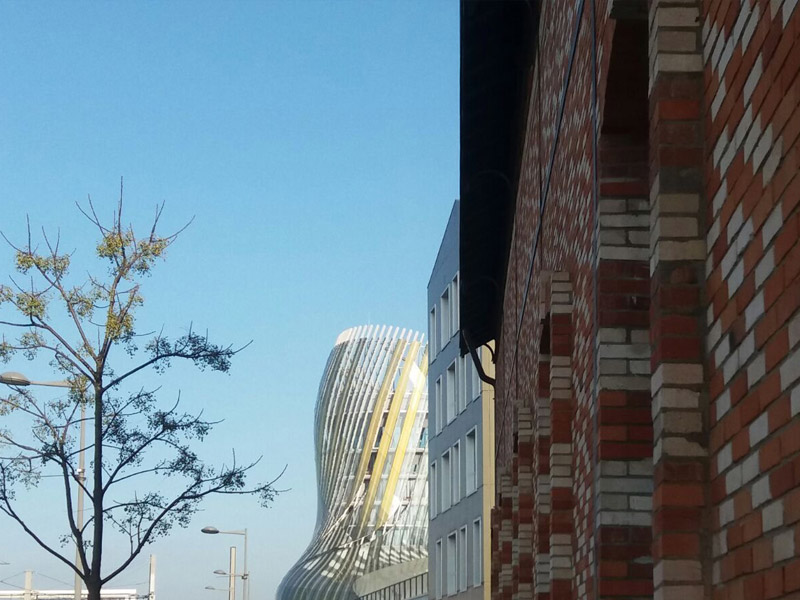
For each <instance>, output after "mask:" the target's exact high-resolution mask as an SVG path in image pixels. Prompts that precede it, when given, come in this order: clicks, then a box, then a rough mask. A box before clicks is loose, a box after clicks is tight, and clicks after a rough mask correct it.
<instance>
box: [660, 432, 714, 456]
mask: <svg viewBox="0 0 800 600" xmlns="http://www.w3.org/2000/svg"><path fill="white" fill-rule="evenodd" d="M659 444H660V445H661V448H660V451H662V452H663V453H664V454H666V455H668V456H706V455H707V454H708V452H707V451H706V449H705V448H703V446H701V445H700V444H698V443H697V442H690V441H689V440H687V439H686V438H684V437H667V438H662V439H660V440H659ZM653 459H654V460H655V459H656V457H655V452H654V454H653Z"/></svg>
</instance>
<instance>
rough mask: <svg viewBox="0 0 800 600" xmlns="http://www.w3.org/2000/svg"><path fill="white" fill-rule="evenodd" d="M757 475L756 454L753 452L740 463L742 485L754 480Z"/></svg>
mask: <svg viewBox="0 0 800 600" xmlns="http://www.w3.org/2000/svg"><path fill="white" fill-rule="evenodd" d="M758 473H759V465H758V452H753V453H752V454H750V456H748V457H747V458H746V459H745V460H744V462H743V463H742V484H745V483H748V482H750V481H752V480H753V479H755V478H756V477H757V476H758Z"/></svg>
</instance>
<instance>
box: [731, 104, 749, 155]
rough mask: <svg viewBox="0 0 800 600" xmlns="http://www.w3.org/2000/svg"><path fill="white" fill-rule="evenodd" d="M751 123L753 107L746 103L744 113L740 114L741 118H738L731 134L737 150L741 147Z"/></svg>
mask: <svg viewBox="0 0 800 600" xmlns="http://www.w3.org/2000/svg"><path fill="white" fill-rule="evenodd" d="M752 124H753V107H752V105H748V106H747V108H746V109H745V111H744V115H742V118H741V119H740V120H739V124H738V125H737V126H736V131H735V132H734V134H733V144H734V146H736V149H737V150H738V149H739V148H741V147H742V144H743V143H744V140H745V137H746V136H747V132H748V131H749V129H750V126H751V125H752Z"/></svg>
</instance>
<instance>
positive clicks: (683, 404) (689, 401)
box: [651, 388, 700, 417]
mask: <svg viewBox="0 0 800 600" xmlns="http://www.w3.org/2000/svg"><path fill="white" fill-rule="evenodd" d="M699 402H700V394H699V393H698V392H694V391H692V390H686V389H681V388H661V389H659V390H658V391H656V392H655V393H654V395H653V403H652V406H651V410H652V413H653V416H654V417H655V415H657V414H658V413H659V412H661V410H663V409H665V408H697V407H698V406H699Z"/></svg>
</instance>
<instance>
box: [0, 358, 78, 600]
mask: <svg viewBox="0 0 800 600" xmlns="http://www.w3.org/2000/svg"><path fill="white" fill-rule="evenodd" d="M0 383H4V384H6V385H9V386H13V387H25V386H29V385H40V386H45V387H58V388H70V387H72V384H71V383H70V382H69V381H31V380H30V379H28V378H27V377H26V376H25V375H23V374H22V373H18V372H17V371H6V372H5V373H2V374H0ZM80 436H81V441H80V446H79V447H78V471H77V472H76V474H75V479H76V481H77V482H78V494H77V506H76V508H75V512H76V515H75V526H76V527H77V529H78V531H80V530H82V529H83V482H84V481H86V469H85V460H84V452H85V450H86V404H85V403H83V402H81V434H80ZM80 564H81V551H80V548H79V547H78V539H77V538H75V567H76V568H77V567H78V566H79V565H80ZM82 593H83V586H82V585H81V576H80V575H78V572H77V571H76V572H75V600H81V595H82Z"/></svg>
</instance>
